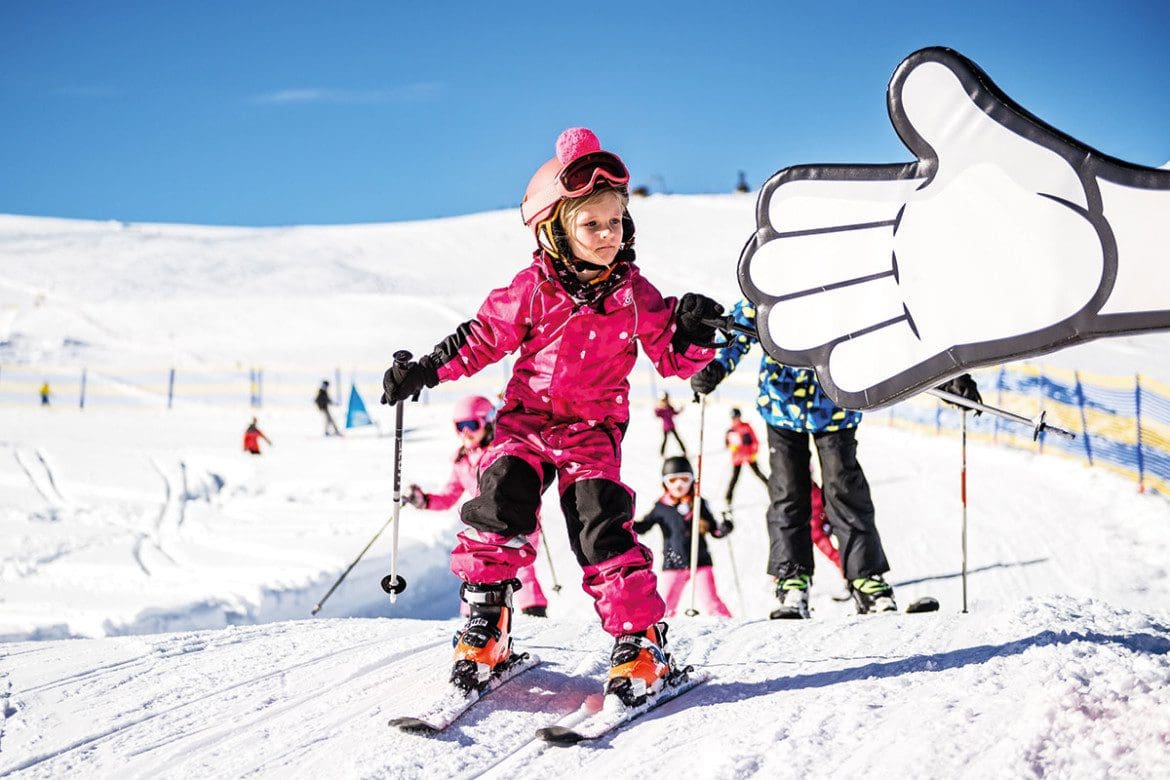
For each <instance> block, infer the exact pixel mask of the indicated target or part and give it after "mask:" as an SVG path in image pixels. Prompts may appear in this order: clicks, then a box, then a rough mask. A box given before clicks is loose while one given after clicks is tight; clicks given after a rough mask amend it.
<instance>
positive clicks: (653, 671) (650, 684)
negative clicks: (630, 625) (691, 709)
mask: <svg viewBox="0 0 1170 780" xmlns="http://www.w3.org/2000/svg"><path fill="white" fill-rule="evenodd" d="M672 667H673V664H672V661H671V657H670V655H669V654H668V653H667V652H666V623H661V622H659V623H655V624H654V625H652V626H650V627H649V628H648V629H646V630H645V631H642V632H640V633H637V634H622V635H621V636H619V637H618V638H617V639H616V640H615V641H614V645H613V653H611V654H610V657H609V680H608V681H607V682H606V684H605V693H606V695H607V696H608V695H610V694H613V695H615V696H617V697H618V698H619V699H621V701H622V703H623V704H625V705H626V706H627V707H636V706H638V705H639V704H642V703H644V702H645V701H646V697H647V696H652V695H654V694H656V693H658V691H660V690H662V686H663V684H664V683H665V681H666V680H667V678H668V677H669V675H671V674H672V672H673V668H672Z"/></svg>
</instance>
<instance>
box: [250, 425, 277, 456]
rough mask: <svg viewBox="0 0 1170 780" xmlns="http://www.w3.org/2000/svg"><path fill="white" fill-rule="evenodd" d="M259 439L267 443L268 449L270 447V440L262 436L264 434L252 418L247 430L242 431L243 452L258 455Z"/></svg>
mask: <svg viewBox="0 0 1170 780" xmlns="http://www.w3.org/2000/svg"><path fill="white" fill-rule="evenodd" d="M261 439H263V440H264V441H265V442H267V443H268V446H269V447H271V446H272V440H271V439H269V438H268V437H267V436H265V435H264V432H263V431H262V430H260V428H259V427H258V426H257V424H256V418H255V417H253V418H252V422H251V423H250V424H249V425H248V429H247V430H245V431H244V452H250V453H252V454H253V455H259V454H260V440H261Z"/></svg>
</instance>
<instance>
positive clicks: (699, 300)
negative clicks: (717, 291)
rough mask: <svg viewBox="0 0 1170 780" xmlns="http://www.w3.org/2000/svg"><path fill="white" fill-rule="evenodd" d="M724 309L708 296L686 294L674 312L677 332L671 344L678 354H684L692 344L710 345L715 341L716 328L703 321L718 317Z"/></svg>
mask: <svg viewBox="0 0 1170 780" xmlns="http://www.w3.org/2000/svg"><path fill="white" fill-rule="evenodd" d="M722 313H723V307H722V306H721V305H720V304H718V303H717V302H715V301H713V300H711V299H710V298H708V297H707V296H706V295H701V294H699V293H686V294H685V295H683V297H682V300H681V301H679V302H678V306H677V307H676V308H675V310H674V322H675V331H674V338H673V339H672V340H671V343H673V344H674V349H675V351H676V352H682V351H683V350H685V349H686V348H687V347H689V346H690V345H691V344H710V343H711V342H713V341H714V340H715V326H713V325H706V324H704V323H703V320H706V319H711V318H712V317H718V316H719V315H721V314H722Z"/></svg>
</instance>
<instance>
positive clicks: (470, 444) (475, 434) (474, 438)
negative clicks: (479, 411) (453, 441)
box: [455, 420, 487, 450]
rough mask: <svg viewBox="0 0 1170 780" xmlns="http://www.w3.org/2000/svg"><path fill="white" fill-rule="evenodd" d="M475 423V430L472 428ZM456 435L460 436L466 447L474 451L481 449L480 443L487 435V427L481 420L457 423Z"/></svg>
mask: <svg viewBox="0 0 1170 780" xmlns="http://www.w3.org/2000/svg"><path fill="white" fill-rule="evenodd" d="M473 423H474V424H475V425H476V427H474V428H472V424H473ZM455 433H457V434H458V435H459V441H460V442H462V443H463V446H464V447H466V448H467V449H469V450H474V449H476V448H477V447H479V443H480V442H482V441H483V437H484V436H486V435H487V427H486V426H484V424H483V423H482V422H480V421H479V420H468V421H467V422H459V423H456V424H455Z"/></svg>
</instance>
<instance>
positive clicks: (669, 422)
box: [654, 393, 687, 456]
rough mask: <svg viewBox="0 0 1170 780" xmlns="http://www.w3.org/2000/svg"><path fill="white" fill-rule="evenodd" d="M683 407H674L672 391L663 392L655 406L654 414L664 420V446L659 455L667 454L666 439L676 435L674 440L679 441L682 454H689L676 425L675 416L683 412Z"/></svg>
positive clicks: (660, 448)
mask: <svg viewBox="0 0 1170 780" xmlns="http://www.w3.org/2000/svg"><path fill="white" fill-rule="evenodd" d="M682 410H683V407H681V406H680V407H678V408H677V409H675V408H674V405H673V404H672V403H671V402H670V393H663V394H662V397H661V398H659V399H658V406H656V407H655V408H654V414H655V416H656V417H658V419H660V420H662V446H661V447H659V448H658V454H659V455H665V454H666V440H667V439H668V438H670V437H671V436H674V440H675V441H677V442H678V446H679V449H680V450H682V454H683V455H684V456H685V455H686V454H687V445H685V444H683V440H682V438H680V437H679V435H678V428H676V427H675V425H674V418H675V417H677V416H678V415H680V414H682Z"/></svg>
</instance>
